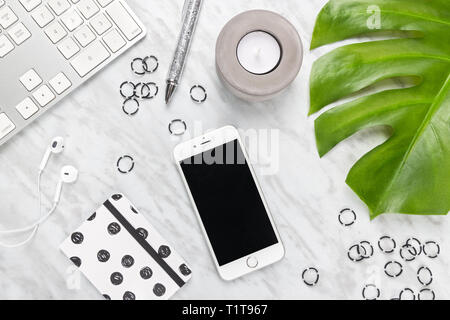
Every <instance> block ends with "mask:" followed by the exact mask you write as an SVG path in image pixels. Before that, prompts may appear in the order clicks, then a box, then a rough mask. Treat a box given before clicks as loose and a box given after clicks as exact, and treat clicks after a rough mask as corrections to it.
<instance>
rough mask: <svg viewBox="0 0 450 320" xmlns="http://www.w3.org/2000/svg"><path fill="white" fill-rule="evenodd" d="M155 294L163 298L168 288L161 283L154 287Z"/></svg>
mask: <svg viewBox="0 0 450 320" xmlns="http://www.w3.org/2000/svg"><path fill="white" fill-rule="evenodd" d="M153 293H154V294H155V296H157V297H161V296H163V295H164V293H166V287H164V286H163V285H162V284H161V283H157V284H155V286H154V287H153Z"/></svg>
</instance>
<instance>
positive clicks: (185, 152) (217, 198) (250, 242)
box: [174, 126, 284, 280]
mask: <svg viewBox="0 0 450 320" xmlns="http://www.w3.org/2000/svg"><path fill="white" fill-rule="evenodd" d="M174 156H175V160H176V163H177V166H178V169H179V171H180V173H181V175H182V178H183V182H184V183H185V185H186V188H187V190H188V193H189V196H190V199H191V202H192V204H193V206H194V209H195V212H196V215H197V218H198V221H199V223H200V225H201V229H202V231H203V233H204V236H205V238H206V239H207V242H208V246H209V250H210V251H211V254H212V256H213V259H214V262H215V265H216V268H217V270H218V272H219V274H220V276H221V277H222V278H223V279H224V280H233V279H236V278H238V277H240V276H243V275H245V274H247V273H250V272H252V271H255V270H258V269H261V268H263V267H265V266H267V265H269V264H272V263H274V262H276V261H279V260H281V259H282V258H283V256H284V247H283V244H282V243H281V240H280V237H279V235H278V232H277V229H276V227H275V225H274V222H273V219H272V216H271V215H270V212H269V208H268V206H267V203H266V201H265V199H264V196H263V194H262V191H261V188H260V186H259V185H258V182H257V181H256V176H255V173H254V171H253V169H252V167H251V165H250V164H249V161H248V156H247V154H246V152H245V149H244V147H243V145H242V142H241V139H240V137H239V133H238V131H237V130H236V128H234V127H232V126H227V127H223V128H221V129H218V130H215V131H213V132H209V133H207V134H205V135H203V136H201V137H198V138H195V139H193V140H190V141H187V142H184V143H181V144H179V145H178V146H177V147H176V148H175V150H174Z"/></svg>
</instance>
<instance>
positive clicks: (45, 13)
mask: <svg viewBox="0 0 450 320" xmlns="http://www.w3.org/2000/svg"><path fill="white" fill-rule="evenodd" d="M31 16H32V17H33V20H34V21H36V23H37V24H38V26H39V27H41V28H44V27H45V26H46V25H48V24H49V23H50V22H52V21H53V19H55V16H54V15H53V13H51V12H50V10H48V9H47V7H46V6H40V7H38V8H37V9H36V10H34V11H33V13H32V14H31Z"/></svg>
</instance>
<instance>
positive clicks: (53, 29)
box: [45, 21, 67, 43]
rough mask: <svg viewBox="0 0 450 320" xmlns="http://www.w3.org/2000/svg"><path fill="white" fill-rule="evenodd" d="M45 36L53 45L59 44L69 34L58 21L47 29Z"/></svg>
mask: <svg viewBox="0 0 450 320" xmlns="http://www.w3.org/2000/svg"><path fill="white" fill-rule="evenodd" d="M45 34H46V35H47V36H48V38H49V39H50V40H51V41H52V42H53V43H58V42H59V41H61V40H62V39H63V38H64V37H65V36H66V35H67V32H66V30H64V28H63V27H62V26H61V24H60V23H59V22H58V21H56V22H54V23H52V24H51V25H50V26H49V27H47V29H45Z"/></svg>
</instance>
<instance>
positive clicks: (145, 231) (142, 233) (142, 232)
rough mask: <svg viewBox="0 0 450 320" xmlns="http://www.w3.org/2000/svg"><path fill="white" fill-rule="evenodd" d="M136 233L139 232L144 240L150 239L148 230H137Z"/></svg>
mask: <svg viewBox="0 0 450 320" xmlns="http://www.w3.org/2000/svg"><path fill="white" fill-rule="evenodd" d="M136 231H137V233H138V235H139V236H141V237H142V238H143V239H144V240H145V239H147V237H148V231H147V230H145V229H144V228H137V229H136Z"/></svg>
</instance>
